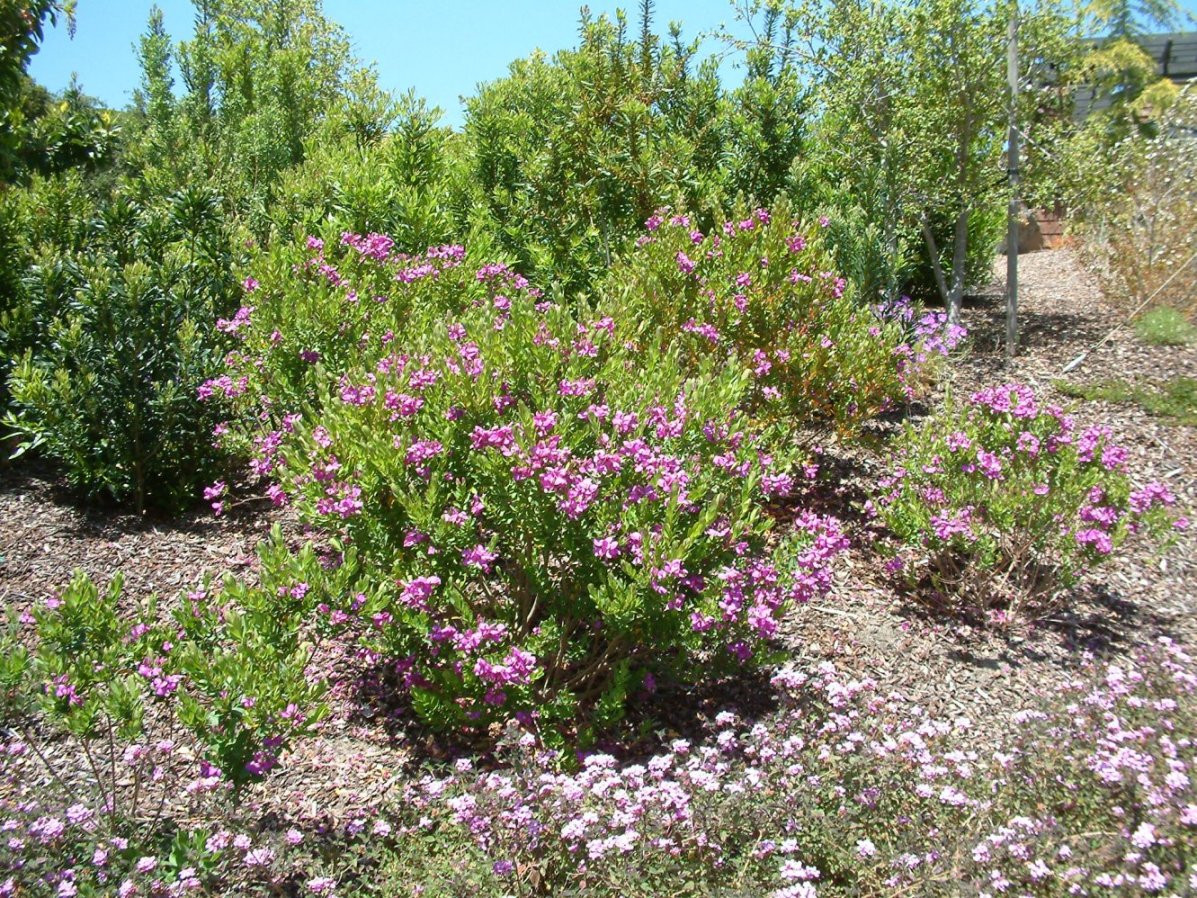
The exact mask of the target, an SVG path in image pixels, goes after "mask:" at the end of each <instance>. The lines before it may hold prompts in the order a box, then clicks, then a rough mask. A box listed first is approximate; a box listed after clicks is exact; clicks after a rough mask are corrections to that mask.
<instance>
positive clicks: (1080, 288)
mask: <svg viewBox="0 0 1197 898" xmlns="http://www.w3.org/2000/svg"><path fill="white" fill-rule="evenodd" d="M999 263H1000V265H999V266H995V271H999V270H1001V271H1004V260H999ZM1021 266H1022V284H1021V300H1022V303H1021V304H1022V348H1021V353H1020V355H1019V356H1018V358H1017V360H1016V363H1015V364H1014V366H1013V369H1010V370H1008V369H1007V368H1006V367H1005V366H1004V361H1003V354H1002V345H1001V335H1002V334H1003V333H1004V320H1003V308H1002V296H1001V285H1000V283H998V284H997V285H996V286H994V287H992V288H990V289H988V290H986V291H985V292H983V293H982V294H981V295H979V296H978V297H974V298H973V299H972V300H971V301H970V302H969V303H968V304H967V305H966V308H965V322H964V323H965V324H966V325H967V326H968V328H969V330H970V332H971V347H972V348H971V352H969V353H968V354H967V355H966V356H965V357H963V358H962V359H961V360H958V361H954V362H953V363H952V366H951V371H950V374H949V378H950V379H949V381H948V384H947V386H948V387H949V388H950V389H952V390H953V391H955V392H956V393H957V394H958V395H965V394H966V393H967V392H971V391H972V390H974V389H977V388H978V387H980V386H983V385H992V384H996V383H1001V382H1006V381H1021V382H1025V383H1029V384H1031V385H1032V386H1034V387H1035V388H1036V390H1037V391H1039V392H1040V393H1041V395H1043V396H1045V397H1053V398H1055V399H1057V400H1058V401H1059V402H1060V403H1061V404H1063V405H1066V406H1071V407H1073V408H1074V409H1075V411H1076V414H1077V416H1078V419H1079V420H1080V422H1081V423H1082V424H1089V423H1099V422H1100V423H1104V424H1106V425H1107V426H1109V427H1111V428H1112V429H1113V431H1114V433H1115V436H1116V438H1117V439H1118V441H1119V442H1121V443H1122V444H1124V445H1126V446H1127V447H1128V448H1129V449H1130V450H1131V451H1132V455H1133V462H1132V465H1131V467H1132V471H1133V474H1134V476H1135V477H1136V478H1137V479H1140V480H1144V481H1145V480H1149V479H1160V480H1164V481H1166V482H1167V483H1168V484H1169V485H1170V487H1171V488H1172V491H1173V492H1174V493H1175V494H1176V495H1177V496H1178V498H1179V500H1180V502H1181V503H1182V505H1183V506H1185V507H1186V508H1187V509H1197V428H1193V427H1179V426H1172V425H1170V424H1168V423H1166V422H1164V421H1162V420H1160V419H1158V418H1153V417H1151V416H1149V415H1147V414H1146V413H1144V412H1143V411H1142V410H1140V409H1139V408H1138V407H1136V406H1130V405H1111V404H1107V403H1101V402H1079V401H1074V400H1070V399H1067V398H1066V397H1063V396H1061V395H1059V394H1058V392H1057V391H1056V389H1055V387H1054V386H1053V381H1054V380H1055V379H1057V378H1059V377H1062V376H1064V375H1062V369H1063V368H1064V366H1065V365H1066V364H1067V363H1068V362H1070V361H1071V360H1073V359H1074V358H1076V357H1077V356H1078V355H1080V354H1081V353H1082V352H1083V351H1085V350H1087V349H1090V348H1091V347H1093V345H1094V344H1095V343H1096V342H1097V341H1098V340H1099V339H1101V338H1102V337H1103V336H1104V335H1105V334H1106V333H1107V332H1108V331H1109V330H1111V328H1113V327H1114V326H1115V325H1116V324H1118V323H1119V322H1121V321H1123V320H1124V318H1125V310H1123V309H1120V308H1118V307H1115V306H1113V305H1111V304H1108V303H1106V302H1105V301H1104V300H1103V299H1102V297H1101V295H1100V291H1099V290H1098V289H1097V286H1096V284H1095V282H1094V281H1093V279H1092V278H1091V277H1090V276H1089V275H1088V274H1087V273H1086V272H1085V271H1084V269H1083V268H1082V267H1081V265H1080V264H1079V263H1078V261H1077V259H1076V257H1075V256H1074V255H1073V254H1072V253H1071V252H1070V251H1068V250H1054V251H1047V252H1041V253H1035V254H1030V255H1026V256H1024V257H1022V260H1021ZM1175 375H1186V376H1190V377H1197V347H1185V348H1163V347H1152V346H1146V345H1143V344H1141V343H1140V342H1138V341H1137V340H1136V338H1135V337H1134V334H1133V331H1132V330H1131V329H1130V328H1129V327H1128V328H1125V329H1123V330H1122V331H1120V332H1118V333H1117V334H1116V335H1115V337H1114V338H1113V339H1112V340H1111V341H1109V342H1107V343H1105V344H1103V345H1102V346H1100V347H1099V348H1097V349H1094V350H1092V352H1091V353H1090V354H1089V355H1088V356H1087V358H1086V360H1085V362H1084V363H1083V364H1082V365H1081V366H1079V367H1078V368H1076V369H1075V370H1073V371H1072V372H1070V373H1069V374H1068V375H1067V379H1069V380H1070V381H1072V382H1079V383H1086V382H1091V381H1096V380H1101V379H1106V378H1109V377H1111V376H1118V377H1124V378H1128V379H1142V380H1161V379H1165V378H1167V377H1170V376H1175ZM883 466H884V459H883V458H881V457H879V456H877V455H873V456H872V457H870V456H869V455H868V453H865V454H864V455H863V456H858V457H855V458H854V459H853V460H852V464H851V465H849V466H848V468H846V469H845V473H844V478H845V479H844V481H843V483H842V485H841V486H842V491H843V493H844V494H845V496H848V495H851V496H855V497H859V495H860V494H861V489H862V486H863V485H864V484H865V483H867V481H868V479H870V478H871V477H873V476H876V474H877V472H879V471H880V470H882V468H883ZM268 506H269V503H265V502H261V501H255V500H249V501H246V502H244V503H242V504H241V505H240V506H237V507H236V508H234V509H233V510H232V511H231V512H230V513H229V514H228V516H226V517H223V518H214V517H213V516H212V515H211V513H210V512H209V511H208V510H207V509H200V510H196V511H194V512H191V513H188V514H185V515H182V516H180V517H178V518H175V519H170V520H165V519H163V520H152V519H142V518H138V517H136V516H133V515H128V514H117V513H112V512H103V511H96V510H88V509H85V508H83V507H81V506H76V505H72V504H71V503H70V502H69V501H68V500H67V499H66V498H64V495H63V494H62V492H61V490H60V489H59V487H58V486H57V485H56V484H55V483H54V482H53V481H52V480H51V479H49V478H47V477H46V476H43V475H39V474H37V473H31V472H30V471H29V470H28V469H8V470H2V469H0V520H3V521H4V525H3V527H2V528H0V607H2V608H4V609H5V610H8V609H15V610H16V611H18V612H20V611H24V610H27V609H28V608H29V607H30V606H31V604H32V603H34V602H40V601H43V600H44V599H45V598H46V597H47V596H48V595H49V594H50V593H52V592H53V591H54V590H57V589H61V588H62V587H63V586H64V585H65V584H66V583H67V582H68V581H69V579H70V576H71V572H72V571H73V570H74V569H76V568H82V569H83V570H85V571H87V572H88V573H89V574H91V575H92V576H93V577H95V578H97V579H99V580H100V581H102V582H106V581H107V580H108V578H109V577H111V576H112V575H113V574H114V573H115V572H116V571H118V570H119V571H123V572H124V573H125V577H126V597H127V599H128V601H130V602H137V601H140V600H141V599H143V598H144V597H146V596H148V595H149V594H151V593H158V594H160V595H162V596H163V597H164V598H165V597H169V596H173V595H175V594H177V593H178V592H180V591H181V590H184V589H186V588H190V587H191V586H192V585H193V584H195V583H196V582H197V581H198V580H199V578H200V577H201V576H202V575H204V574H205V573H206V574H210V575H213V576H219V575H221V574H222V573H224V572H225V571H232V572H234V573H240V572H245V571H246V570H247V569H252V566H253V558H254V548H255V546H256V545H257V543H258V542H259V541H260V540H261V539H262V538H263V537H264V536H265V535H266V533H267V532H268V531H269V528H270V526H271V524H272V523H274V521H275V519H276V515H275V514H274V513H273V512H272V511H271V510H270V509H269V507H268ZM854 528H855V529H856V530H858V531H859V530H861V529H862V528H861V526H860V524H859V523H857V524H855V525H854ZM1160 636H1168V637H1171V638H1173V639H1176V640H1178V641H1182V642H1184V643H1187V644H1189V645H1191V646H1194V647H1197V538H1195V536H1194V533H1193V532H1192V531H1190V532H1189V533H1187V534H1186V535H1185V536H1184V537H1183V538H1182V539H1181V541H1180V542H1179V543H1178V544H1177V545H1176V546H1174V547H1173V548H1172V549H1170V550H1169V551H1168V552H1167V553H1166V554H1165V555H1164V556H1163V557H1156V556H1154V555H1152V554H1151V553H1149V552H1147V551H1145V550H1144V551H1133V552H1131V553H1130V554H1128V555H1126V556H1124V557H1122V558H1120V559H1118V560H1116V561H1113V562H1111V563H1109V564H1108V565H1106V566H1105V567H1102V568H1099V569H1098V570H1097V571H1095V572H1094V574H1093V575H1092V576H1091V578H1090V579H1089V580H1087V581H1086V582H1085V583H1083V584H1082V585H1081V587H1079V588H1078V589H1077V591H1076V594H1075V604H1074V606H1073V607H1072V608H1071V610H1070V611H1069V612H1068V613H1067V614H1061V615H1058V616H1056V617H1055V618H1053V619H1051V620H1049V621H1046V622H1043V623H1041V624H1040V625H1038V626H1037V627H1035V628H1033V629H1031V630H1030V631H1026V632H1021V633H1017V634H996V633H994V632H992V631H987V630H975V629H969V628H966V627H962V626H960V625H959V624H957V623H954V622H950V621H946V620H942V619H936V618H935V617H934V616H931V615H928V614H926V613H923V612H922V611H921V610H920V609H918V608H916V607H912V606H910V605H909V603H907V602H904V601H903V600H902V598H901V597H900V596H898V595H896V594H895V593H894V591H893V589H892V588H891V587H890V586H889V585H888V584H887V583H886V582H885V581H884V579H883V578H882V576H881V574H880V572H879V571H878V570H877V561H876V559H875V557H873V556H871V555H870V554H869V552H868V551H867V549H866V548H863V547H861V546H859V545H858V546H857V547H856V548H854V549H853V550H852V551H851V552H850V553H849V554H848V557H847V559H846V560H844V561H843V562H842V563H841V564H840V565H839V566H838V571H837V577H836V583H835V587H834V589H833V591H832V594H831V595H829V596H828V597H826V598H824V599H823V600H821V601H818V602H815V603H812V604H811V605H809V606H806V607H803V608H799V609H796V610H795V611H794V612H793V613H792V615H791V616H790V619H789V620H788V621H787V622H786V627H785V641H786V643H787V645H788V646H789V647H791V648H792V650H793V652H794V654H795V655H796V656H798V657H800V658H806V659H811V660H823V659H831V660H834V661H835V663H836V664H837V665H840V666H841V667H844V668H846V669H848V670H850V671H852V672H853V673H854V674H856V675H859V676H871V677H873V678H875V679H877V680H878V681H880V682H881V684H882V685H883V688H884V689H885V690H886V691H891V690H896V691H900V692H902V693H904V694H905V695H907V697H909V698H911V699H913V700H915V701H918V702H919V703H921V704H922V705H923V706H924V707H925V708H927V709H928V710H929V711H930V712H932V713H933V714H935V715H938V716H946V717H949V718H957V717H968V718H970V719H971V720H973V721H974V724H975V731H976V732H978V733H980V734H982V735H983V734H984V733H985V732H987V731H988V732H996V731H1000V730H1002V729H1004V726H1005V721H1006V719H1007V716H1008V715H1009V714H1010V713H1012V712H1013V711H1015V710H1017V709H1018V708H1020V707H1025V706H1026V705H1027V703H1028V700H1029V696H1030V695H1031V694H1032V693H1033V692H1036V691H1043V690H1045V689H1050V688H1051V685H1052V684H1053V683H1057V682H1060V681H1061V680H1063V679H1066V678H1070V677H1072V676H1073V675H1074V674H1075V673H1076V671H1077V670H1078V669H1079V668H1080V667H1081V666H1083V665H1084V664H1085V663H1086V662H1087V661H1088V659H1090V658H1092V657H1109V656H1119V655H1127V654H1130V653H1133V652H1134V651H1135V649H1136V647H1139V646H1142V645H1143V644H1145V643H1147V642H1149V641H1151V640H1154V639H1156V638H1158V637H1160ZM329 664H334V665H336V666H337V669H338V673H339V675H341V676H343V677H344V676H347V675H350V674H351V669H352V665H353V661H352V659H349V660H348V661H347V660H346V659H345V658H334V659H332V660H331V661H330V662H329ZM346 665H348V669H347V668H346ZM335 695H336V701H335V707H334V713H333V714H332V716H331V718H330V719H329V720H328V721H326V722H325V724H324V725H323V730H322V734H321V735H320V736H319V737H318V738H315V739H312V740H308V741H306V742H304V743H302V744H301V745H300V746H299V747H298V748H297V749H296V751H295V752H294V753H293V754H292V755H290V756H289V757H288V758H287V761H286V764H285V766H284V768H283V770H282V771H280V773H279V775H278V776H276V777H273V778H272V779H271V781H270V783H271V785H270V788H269V789H261V790H259V793H258V794H257V795H256V796H255V801H258V802H261V803H262V804H261V807H262V809H263V811H266V810H268V809H269V805H271V804H273V803H275V802H278V803H280V805H279V810H280V811H281V812H284V813H286V814H287V815H288V816H292V817H294V816H307V817H323V816H325V815H330V816H332V817H334V818H339V819H347V818H348V817H351V816H353V815H358V814H363V813H368V812H369V810H370V809H372V808H376V807H377V806H378V804H379V803H380V802H381V801H382V800H383V799H384V798H385V796H387V795H388V794H391V793H393V790H394V789H395V788H396V787H397V786H399V785H400V784H401V783H402V782H403V777H404V775H405V771H407V770H409V769H410V764H411V762H412V760H413V757H420V756H424V757H426V756H428V751H427V749H426V748H424V747H422V746H423V741H422V740H423V738H424V737H423V736H421V735H420V734H419V732H418V728H414V727H413V726H412V725H411V724H410V722H409V721H405V720H404V719H403V717H402V715H401V714H400V715H396V714H395V713H393V712H392V711H391V710H390V709H387V708H386V707H385V706H384V703H383V702H382V701H380V700H379V699H378V696H377V695H374V696H371V697H369V698H367V699H365V700H363V699H362V697H361V695H360V694H354V692H353V690H344V689H343V690H338V691H337V692H336V693H335ZM733 695H734V691H733V692H732V694H731V695H729V700H730V699H731V698H732V696H733ZM701 701H702V703H703V704H702V707H703V708H709V707H715V706H717V705H718V699H717V698H716V699H715V700H714V701H712V699H711V698H710V697H709V696H706V697H704V698H703V699H702V700H701ZM697 702H698V699H697V698H696V703H697ZM683 716H685V715H683ZM693 716H695V717H697V718H706V717H707V716H708V714H707V713H706V711H705V710H704V711H703V712H702V713H699V714H697V715H693ZM699 725H701V723H700V724H699ZM668 729H670V730H672V729H673V727H668ZM31 775H34V774H33V773H32V772H31ZM31 785H33V786H34V787H36V786H35V784H34V783H31ZM284 808H285V810H284Z"/></svg>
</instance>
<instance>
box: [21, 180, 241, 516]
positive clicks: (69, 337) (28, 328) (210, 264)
mask: <svg viewBox="0 0 1197 898" xmlns="http://www.w3.org/2000/svg"><path fill="white" fill-rule="evenodd" d="M224 226H225V225H224V222H223V221H222V219H221V217H220V204H219V198H217V197H215V196H213V195H211V194H210V193H209V192H207V191H205V190H204V189H202V188H193V189H191V190H188V191H186V192H183V193H180V194H178V195H176V196H173V197H170V198H169V199H168V200H167V202H165V203H164V204H162V205H161V206H160V207H158V208H152V209H145V208H140V207H138V206H137V205H135V204H130V203H121V202H119V201H117V202H113V203H111V204H110V205H108V206H107V207H106V208H104V209H103V211H101V212H99V213H98V214H97V217H96V218H95V219H94V220H93V221H92V223H91V225H90V227H89V228H88V232H89V236H90V238H91V241H90V245H89V246H88V248H87V249H86V250H82V249H81V250H80V251H78V252H70V251H69V250H68V251H65V252H62V254H61V255H58V254H55V253H53V252H52V251H48V252H47V257H46V258H45V260H44V261H41V262H40V264H39V265H38V266H37V267H36V268H33V269H31V273H32V274H33V275H34V277H33V278H30V279H29V282H28V284H27V290H26V293H25V296H24V297H23V301H22V302H21V303H20V304H19V305H18V306H17V308H16V309H14V310H12V312H11V313H10V319H9V320H10V321H11V324H10V327H9V330H10V332H11V331H12V330H13V329H14V328H16V327H20V329H22V330H23V331H24V332H25V333H27V334H29V337H28V341H29V343H32V344H33V345H32V346H28V348H25V351H24V355H23V356H22V357H21V359H20V361H19V362H18V363H17V364H16V366H15V368H14V369H13V371H12V375H11V378H10V389H11V391H12V401H13V405H14V410H15V412H14V415H13V417H12V418H11V419H10V423H11V424H12V425H13V426H15V428H16V429H17V430H19V431H20V432H21V433H23V434H24V435H25V437H26V444H27V445H29V446H38V447H40V448H42V449H43V450H44V451H45V452H46V453H47V454H48V455H49V456H50V457H51V458H53V459H54V460H55V461H57V462H58V463H59V464H61V465H62V466H63V469H64V471H65V473H66V475H67V478H68V480H69V481H70V483H71V484H72V486H74V487H75V488H77V489H78V490H79V491H81V492H82V493H84V494H85V495H89V496H105V497H107V498H109V499H113V500H116V501H118V502H121V501H126V500H127V501H131V502H132V503H134V504H135V506H136V507H137V508H138V509H139V510H142V509H144V508H146V507H148V506H150V505H155V506H159V507H166V508H179V507H182V506H184V505H187V504H188V503H189V502H191V501H193V500H194V499H195V498H196V488H197V486H198V485H199V484H200V483H202V482H204V481H205V480H207V479H209V478H210V477H211V475H212V472H213V471H214V470H215V465H216V462H217V459H216V454H215V453H214V451H213V449H212V447H211V433H212V427H213V425H214V424H215V423H216V420H217V418H216V416H215V414H214V411H213V410H211V409H208V408H205V407H203V406H201V405H200V403H199V401H198V398H197V393H196V391H197V390H198V388H199V387H200V385H201V384H202V383H203V382H204V380H205V379H206V378H207V377H209V376H211V374H212V372H213V371H214V370H215V368H216V366H217V365H219V363H220V359H221V354H220V352H219V350H218V348H217V345H216V340H215V339H214V337H215V330H214V319H215V318H216V316H217V315H218V314H222V313H227V307H228V305H229V304H230V303H231V302H232V297H233V296H234V295H235V293H236V291H237V288H236V285H235V284H234V283H233V282H232V280H231V275H230V273H229V270H230V268H231V266H232V263H231V257H230V248H229V246H230V242H231V241H230V238H229V236H228V235H227V234H226V233H224V231H223V228H224ZM34 278H36V279H34ZM14 342H17V341H14Z"/></svg>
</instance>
